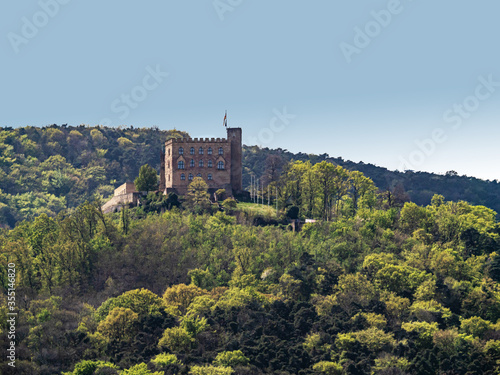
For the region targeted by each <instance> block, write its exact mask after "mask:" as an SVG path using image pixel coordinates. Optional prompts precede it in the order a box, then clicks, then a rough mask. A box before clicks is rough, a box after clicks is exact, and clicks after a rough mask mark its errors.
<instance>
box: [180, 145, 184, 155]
mask: <svg viewBox="0 0 500 375" xmlns="http://www.w3.org/2000/svg"><path fill="white" fill-rule="evenodd" d="M179 155H184V149H183V148H182V147H179Z"/></svg>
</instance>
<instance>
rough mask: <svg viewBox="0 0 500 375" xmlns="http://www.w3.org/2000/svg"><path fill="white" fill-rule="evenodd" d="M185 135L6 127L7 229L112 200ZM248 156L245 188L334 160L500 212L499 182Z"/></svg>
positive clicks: (247, 152)
mask: <svg viewBox="0 0 500 375" xmlns="http://www.w3.org/2000/svg"><path fill="white" fill-rule="evenodd" d="M185 136H188V134H187V133H186V132H182V131H178V130H175V129H174V130H168V131H163V130H159V129H158V128H134V127H129V128H107V127H89V126H86V125H80V126H77V127H73V126H66V125H62V126H57V125H51V126H47V127H43V128H36V127H30V126H27V127H22V128H15V129H13V128H0V225H2V224H3V225H5V224H8V225H9V226H11V227H12V226H13V225H14V224H15V223H16V222H17V221H19V220H23V219H26V218H32V217H35V216H38V215H40V214H41V213H47V214H48V215H50V216H53V215H55V214H56V213H58V212H60V211H62V210H64V209H67V208H73V207H76V206H78V205H79V204H81V203H83V202H85V201H86V200H92V199H93V198H95V197H96V196H100V197H102V198H104V199H106V198H108V197H109V196H110V195H111V194H112V193H113V190H114V188H116V187H117V186H119V185H120V184H122V183H123V182H125V181H130V180H134V179H135V178H136V177H137V174H138V171H139V168H140V166H141V165H143V164H149V165H151V166H153V167H154V168H156V169H157V170H159V168H160V157H159V152H160V149H161V144H162V142H164V141H165V140H167V139H169V138H171V137H185ZM243 155H244V158H243V166H244V175H243V184H244V186H245V187H249V186H250V175H251V174H254V175H256V177H257V178H261V177H263V181H270V180H273V179H275V178H276V177H277V176H278V175H279V173H280V172H281V169H282V168H283V166H284V165H286V163H287V162H288V161H290V160H303V161H306V160H310V161H311V163H313V164H314V163H316V162H319V161H323V160H328V161H331V162H332V163H334V164H338V165H340V166H343V167H344V168H346V169H349V170H359V171H361V172H363V173H364V174H365V175H366V176H368V177H370V178H371V179H373V181H374V182H375V184H376V186H377V187H378V188H379V189H381V190H388V189H389V190H392V191H395V192H396V193H399V194H405V191H406V193H407V194H408V195H409V197H410V199H411V200H412V201H414V202H416V203H418V204H422V205H426V204H429V203H430V201H431V198H432V196H433V195H434V194H442V195H443V196H444V197H445V198H446V199H447V200H453V201H457V200H465V201H468V202H470V203H472V204H480V205H485V206H487V207H490V208H492V209H494V210H495V211H497V212H500V185H499V184H498V181H492V182H491V181H483V180H479V179H476V178H472V177H467V176H457V175H456V174H454V173H448V174H447V175H446V176H441V175H435V174H430V173H423V172H416V173H412V172H406V173H400V172H394V171H389V170H387V169H386V168H381V167H377V166H374V165H372V164H364V163H353V162H350V161H345V160H343V159H342V158H333V157H330V156H329V155H327V154H323V155H308V154H304V153H299V154H293V153H291V152H288V151H287V150H281V149H278V150H270V149H267V148H259V147H257V146H245V147H244V153H243Z"/></svg>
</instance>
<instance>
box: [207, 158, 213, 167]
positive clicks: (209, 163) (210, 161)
mask: <svg viewBox="0 0 500 375" xmlns="http://www.w3.org/2000/svg"><path fill="white" fill-rule="evenodd" d="M213 166H214V165H213V163H212V160H209V161H208V168H212V167H213Z"/></svg>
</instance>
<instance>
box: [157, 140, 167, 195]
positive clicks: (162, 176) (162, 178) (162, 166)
mask: <svg viewBox="0 0 500 375" xmlns="http://www.w3.org/2000/svg"><path fill="white" fill-rule="evenodd" d="M165 187H166V186H165V145H164V144H163V145H162V146H161V164H160V186H159V188H158V190H159V191H161V192H162V193H164V192H165Z"/></svg>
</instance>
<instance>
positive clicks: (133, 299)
mask: <svg viewBox="0 0 500 375" xmlns="http://www.w3.org/2000/svg"><path fill="white" fill-rule="evenodd" d="M164 306H165V305H164V302H163V300H162V299H161V298H160V297H159V296H157V295H156V294H154V293H153V292H151V291H149V290H147V289H135V290H129V291H128V292H125V293H123V294H121V295H119V296H118V297H113V298H109V299H108V300H106V301H105V302H104V303H103V304H102V305H101V306H99V308H98V309H97V310H96V318H97V320H98V321H101V320H103V319H105V318H106V317H107V316H108V314H109V313H110V311H111V310H113V309H114V308H116V307H122V308H127V309H130V310H132V311H133V312H135V313H137V314H138V315H140V316H145V315H148V314H158V313H159V312H160V311H161V310H162V309H163V308H164Z"/></svg>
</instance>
